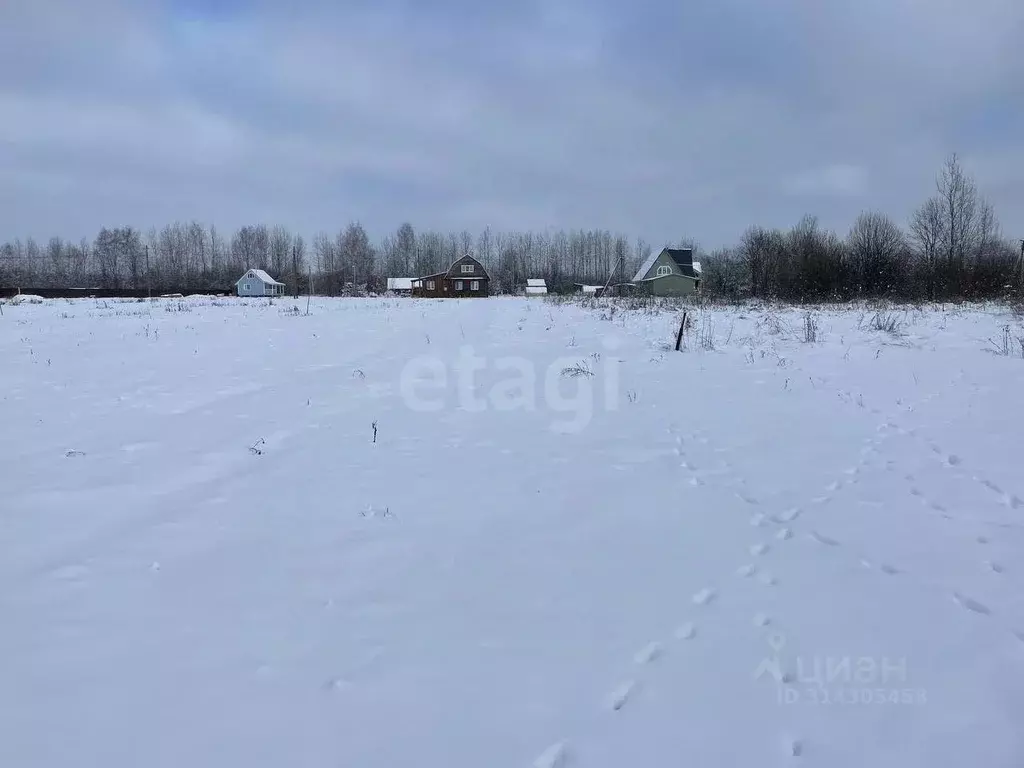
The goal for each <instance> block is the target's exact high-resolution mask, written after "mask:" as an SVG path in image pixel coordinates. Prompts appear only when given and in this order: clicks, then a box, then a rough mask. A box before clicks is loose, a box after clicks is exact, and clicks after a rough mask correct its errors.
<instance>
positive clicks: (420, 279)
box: [412, 272, 448, 285]
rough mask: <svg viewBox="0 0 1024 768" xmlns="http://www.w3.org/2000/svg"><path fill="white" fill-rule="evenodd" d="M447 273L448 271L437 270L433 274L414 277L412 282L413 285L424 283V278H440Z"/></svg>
mask: <svg viewBox="0 0 1024 768" xmlns="http://www.w3.org/2000/svg"><path fill="white" fill-rule="evenodd" d="M447 274H448V273H447V272H435V273H434V274H432V275H423V277H414V278H413V279H412V284H413V285H418V284H420V283H422V282H423V281H424V280H440V279H441V278H442V277H444V276H445V275H447Z"/></svg>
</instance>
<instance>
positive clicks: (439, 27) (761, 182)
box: [0, 0, 1024, 247]
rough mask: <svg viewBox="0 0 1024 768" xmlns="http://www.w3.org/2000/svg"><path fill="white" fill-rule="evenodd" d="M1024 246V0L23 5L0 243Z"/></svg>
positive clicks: (9, 85) (4, 100) (169, 0)
mask: <svg viewBox="0 0 1024 768" xmlns="http://www.w3.org/2000/svg"><path fill="white" fill-rule="evenodd" d="M953 151H956V152H958V153H959V154H960V156H961V157H962V159H963V161H964V163H965V165H967V166H968V168H969V169H970V170H971V171H972V172H973V173H974V174H975V177H976V178H977V180H978V182H979V185H980V186H981V188H982V190H983V192H985V193H986V194H987V195H988V196H989V198H990V199H991V200H992V202H993V203H994V204H995V207H996V211H997V214H998V215H999V217H1000V220H1001V221H1002V224H1003V228H1004V231H1005V233H1006V235H1007V236H1009V237H1024V2H1021V0H971V1H970V2H965V1H963V0H849V1H844V2H838V1H837V2H830V1H828V0H774V1H773V2H766V1H765V0H697V1H696V2H694V1H692V0H691V1H689V2H688V1H687V0H636V2H611V0H593V1H591V2H585V1H584V0H578V1H573V0H568V1H566V0H549V1H546V2H545V1H542V0H527V1H526V2H494V3H487V2H484V0H439V1H437V2H430V1H429V0H418V1H416V0H398V1H392V0H381V2H373V0H358V1H357V2H344V1H343V0H338V1H337V2H328V1H327V0H312V1H307V0H262V1H261V0H255V1H250V0H0V240H5V239H8V238H13V237H16V236H20V237H26V236H34V237H37V238H44V237H48V236H50V235H54V234H56V235H61V236H65V237H72V238H75V239H76V240H77V239H78V238H80V237H82V236H87V237H89V238H90V239H91V238H92V237H93V236H94V235H95V233H96V231H97V230H98V229H99V228H100V227H101V226H117V225H122V224H132V225H135V226H139V227H143V228H148V227H150V226H152V225H163V224H165V223H169V222H172V221H174V220H188V219H193V218H195V219H199V220H202V221H205V222H213V223H216V224H218V225H219V226H220V227H222V228H234V227H237V226H240V225H242V224H246V223H258V222H263V223H267V224H278V223H280V224H285V225H287V226H289V227H291V228H293V229H296V230H298V231H300V232H302V233H304V234H307V235H312V234H314V233H316V232H317V231H319V230H328V231H331V232H335V231H337V230H338V229H340V228H342V227H343V226H344V225H345V224H346V223H348V222H349V221H352V220H359V221H361V222H362V223H363V224H364V226H366V228H367V229H368V231H369V232H370V235H371V237H373V238H379V237H380V236H382V235H384V234H387V233H388V232H390V231H393V230H394V229H395V228H397V226H398V225H399V224H400V223H401V222H402V221H406V220H408V221H410V222H411V223H412V224H413V225H414V226H415V227H416V228H417V229H427V228H436V229H441V230H445V231H447V230H451V229H454V230H461V229H469V230H471V231H473V232H476V231H479V230H480V229H482V228H483V227H484V226H487V225H490V226H491V227H492V228H494V229H544V228H547V227H564V228H578V227H583V228H591V227H594V228H608V229H611V230H613V231H620V232H624V233H626V234H628V235H629V236H630V237H643V238H644V239H646V240H647V241H649V242H651V243H652V244H654V245H662V244H664V243H665V242H666V241H670V240H677V239H678V238H680V237H681V236H684V235H685V236H690V237H694V238H696V239H697V240H698V241H699V242H700V243H702V244H704V245H706V246H708V247H714V246H718V245H721V244H726V243H730V242H734V241H736V240H737V239H738V238H739V236H740V234H741V233H742V231H743V229H745V228H746V227H747V226H749V225H751V224H762V225H766V226H789V225H791V224H793V223H795V222H796V221H797V220H798V219H799V217H800V216H801V215H802V214H804V213H812V214H815V215H817V216H818V217H819V218H820V220H821V221H822V223H823V224H825V225H826V226H829V227H832V228H835V229H837V230H839V231H840V232H842V233H845V231H846V230H847V229H848V227H849V224H850V223H851V222H852V220H853V219H854V217H856V215H857V214H858V213H859V212H860V211H861V210H864V209H869V208H870V209H879V210H882V211H885V212H887V213H889V214H890V215H892V216H893V217H894V218H896V219H897V220H898V221H900V222H905V221H906V219H907V216H908V215H909V214H910V212H911V210H912V209H913V208H914V207H915V206H916V205H918V204H919V203H920V202H921V201H922V200H923V199H924V198H925V197H926V196H927V195H929V194H930V193H931V192H932V190H933V188H934V177H935V174H936V172H937V170H938V169H939V167H940V165H941V163H942V161H943V159H944V158H945V156H946V155H947V154H948V153H950V152H953Z"/></svg>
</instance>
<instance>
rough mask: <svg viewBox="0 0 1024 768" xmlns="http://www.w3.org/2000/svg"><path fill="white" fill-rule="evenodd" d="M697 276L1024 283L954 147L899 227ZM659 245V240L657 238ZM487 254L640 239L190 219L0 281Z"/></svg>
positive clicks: (524, 267) (600, 248)
mask: <svg viewBox="0 0 1024 768" xmlns="http://www.w3.org/2000/svg"><path fill="white" fill-rule="evenodd" d="M675 244H676V245H691V246H693V247H694V249H695V252H696V253H695V256H696V257H697V258H698V259H699V260H700V261H701V262H702V265H703V270H704V271H703V277H704V280H703V290H704V292H705V293H706V294H708V295H711V296H726V297H744V296H751V297H757V298H777V299H783V300H818V299H849V298H857V297H878V296H888V297H892V298H912V299H949V298H982V297H992V296H999V295H1002V294H1005V293H1007V292H1009V291H1011V290H1013V291H1019V290H1022V289H1024V271H1022V270H1024V265H1022V264H1021V261H1020V257H1019V256H1018V250H1017V249H1016V243H1015V242H1011V241H1008V240H1007V239H1005V238H1004V237H1003V236H1002V233H1001V232H1000V228H999V224H998V221H997V220H996V216H995V213H994V211H993V209H992V206H991V205H990V204H989V203H988V201H987V200H985V198H984V197H982V196H981V194H980V193H979V191H978V189H977V186H976V184H975V182H974V180H973V179H972V178H971V177H970V176H969V175H968V174H967V173H966V171H965V170H964V168H963V167H962V165H961V164H960V161H959V159H958V158H957V157H956V156H955V155H953V156H951V157H950V158H949V159H948V160H947V161H946V163H945V165H944V166H943V168H942V170H941V172H940V173H939V175H938V177H937V180H936V189H935V193H934V194H933V195H932V196H931V197H930V198H928V200H926V201H925V203H924V204H923V205H922V206H921V207H920V208H919V209H917V210H916V211H914V213H913V215H912V216H911V218H910V221H909V226H908V227H907V229H906V230H904V229H903V228H901V227H900V226H899V225H898V224H897V223H896V222H894V221H893V220H892V219H890V218H889V217H887V216H886V215H884V214H882V213H878V212H865V213H862V214H861V215H860V216H859V217H858V218H857V220H856V221H855V222H854V224H853V226H852V228H851V229H850V231H849V232H848V233H847V234H846V236H845V237H840V236H839V235H838V234H836V233H835V232H832V231H829V230H826V229H823V228H822V227H821V226H819V223H818V221H817V220H816V219H815V218H814V217H810V216H808V217H805V218H803V219H802V220H801V221H800V222H798V223H797V224H796V225H795V226H794V227H792V228H791V229H789V230H779V229H765V228H762V227H752V228H751V229H749V230H747V231H746V232H745V233H744V234H743V236H742V237H741V239H740V242H739V244H738V245H736V246H735V247H732V248H723V249H719V250H717V251H714V252H712V253H702V252H701V249H700V247H699V245H697V244H695V243H693V242H692V241H690V240H688V239H687V238H682V239H681V240H679V241H677V243H675ZM666 245H669V244H668V243H667V244H666ZM467 252H472V253H474V254H475V255H476V256H477V257H478V258H479V259H480V260H481V261H482V262H483V263H484V264H485V266H486V267H487V268H488V270H489V272H490V274H491V278H492V286H493V289H494V290H495V291H499V292H500V291H507V292H513V291H518V290H519V289H520V288H521V287H522V285H523V284H524V283H525V281H526V279H527V278H528V277H544V278H546V279H547V281H548V285H549V287H550V289H551V290H553V291H568V290H572V289H573V286H574V285H576V284H580V283H589V284H603V283H604V282H605V281H606V280H607V279H609V277H611V278H613V279H614V280H615V281H625V280H629V279H630V278H631V277H632V276H633V273H634V272H635V271H636V269H637V267H638V265H639V264H640V263H641V262H642V261H643V260H644V259H646V258H647V257H648V255H649V254H650V253H651V245H649V244H648V243H646V242H644V241H643V240H636V241H632V242H631V241H630V240H629V239H627V238H626V237H625V236H624V235H621V234H613V233H611V232H608V231H572V232H565V231H562V232H554V233H543V234H538V233H531V232H497V233H495V232H492V231H491V230H489V229H486V230H484V231H483V232H482V233H480V234H478V235H476V236H474V235H473V234H472V233H470V232H460V233H447V234H445V233H440V232H433V231H426V232H416V231H415V230H414V229H413V227H412V225H411V224H409V223H404V224H402V225H401V226H400V227H399V228H398V230H397V231H395V232H394V233H393V234H390V235H387V236H386V237H384V238H382V239H381V240H380V241H379V242H378V243H373V242H372V241H371V240H370V237H369V236H368V235H367V233H366V231H365V230H364V229H363V227H362V226H361V225H360V224H359V223H351V224H349V225H348V226H347V227H345V228H344V229H342V230H341V231H339V232H337V233H335V234H331V233H327V232H321V233H318V234H317V235H316V236H315V237H313V239H312V243H311V247H310V248H309V249H308V251H307V247H306V243H305V240H304V239H303V238H302V236H301V235H298V234H295V233H292V232H290V231H289V230H288V229H286V228H285V227H280V226H276V227H267V226H265V225H262V224H259V225H251V226H243V227H241V228H240V229H238V230H237V231H236V232H234V233H233V234H231V235H230V237H225V236H224V235H222V234H221V233H220V232H219V231H218V230H217V229H216V228H215V227H213V226H208V225H204V224H201V223H199V222H188V223H175V224H171V225H168V226H165V227H164V228H163V229H160V230H156V229H154V230H151V231H149V232H148V233H143V232H141V231H139V230H137V229H134V228H132V227H118V228H114V229H107V228H104V229H101V230H100V232H99V234H97V236H96V238H95V239H94V240H93V241H92V242H91V243H90V242H88V241H86V240H82V241H80V242H78V243H74V242H69V241H65V240H61V239H60V238H56V237H55V238H51V239H50V240H49V241H48V242H47V243H46V245H45V246H40V245H39V244H38V243H36V242H35V241H34V240H32V239H29V240H26V241H21V240H14V241H12V242H8V243H5V244H3V245H0V287H3V286H17V287H28V288H31V287H40V288H43V287H53V288H65V287H101V288H114V289H119V288H133V289H145V288H149V289H151V290H153V291H160V292H167V291H181V292H187V291H194V290H214V289H229V288H230V287H231V286H232V285H233V284H234V282H235V280H236V279H237V278H238V277H239V275H241V274H242V273H243V272H244V271H245V270H246V269H248V268H252V267H258V268H263V269H266V270H268V271H269V272H270V273H271V274H272V275H274V276H275V277H277V278H278V279H281V280H283V281H284V282H286V283H287V284H288V285H289V287H290V289H291V290H293V291H295V292H296V293H297V292H300V291H301V292H305V291H306V290H308V288H309V286H310V285H312V286H313V288H314V290H315V291H316V292H317V293H322V294H327V295H341V294H345V293H358V292H363V291H379V290H382V289H383V287H384V279H385V278H386V277H409V276H419V275H427V274H431V273H435V272H438V271H441V270H443V269H445V268H447V266H448V265H449V264H451V262H453V261H454V260H455V259H456V258H458V257H459V256H461V255H462V254H464V253H467Z"/></svg>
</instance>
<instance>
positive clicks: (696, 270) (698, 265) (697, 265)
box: [693, 261, 701, 275]
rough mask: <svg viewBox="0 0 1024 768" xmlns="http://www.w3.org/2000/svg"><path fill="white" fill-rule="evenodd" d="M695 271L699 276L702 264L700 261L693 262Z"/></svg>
mask: <svg viewBox="0 0 1024 768" xmlns="http://www.w3.org/2000/svg"><path fill="white" fill-rule="evenodd" d="M693 271H694V272H696V273H697V274H698V275H699V274H700V271H701V270H700V262H699V261H695V262H693Z"/></svg>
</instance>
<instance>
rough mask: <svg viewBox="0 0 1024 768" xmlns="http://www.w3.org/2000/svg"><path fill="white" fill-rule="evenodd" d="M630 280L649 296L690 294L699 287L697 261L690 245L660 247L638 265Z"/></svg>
mask: <svg viewBox="0 0 1024 768" xmlns="http://www.w3.org/2000/svg"><path fill="white" fill-rule="evenodd" d="M632 283H633V285H634V286H636V288H637V289H638V290H640V291H643V292H645V293H650V294H651V295H652V296H689V295H690V294H691V293H696V291H697V289H698V288H699V287H700V264H699V263H696V264H695V263H694V261H693V249H692V248H663V249H662V250H661V253H654V254H651V256H650V257H649V258H648V259H647V261H645V262H644V263H643V264H641V265H640V269H638V270H637V273H636V276H635V277H634V278H633V280H632Z"/></svg>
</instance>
